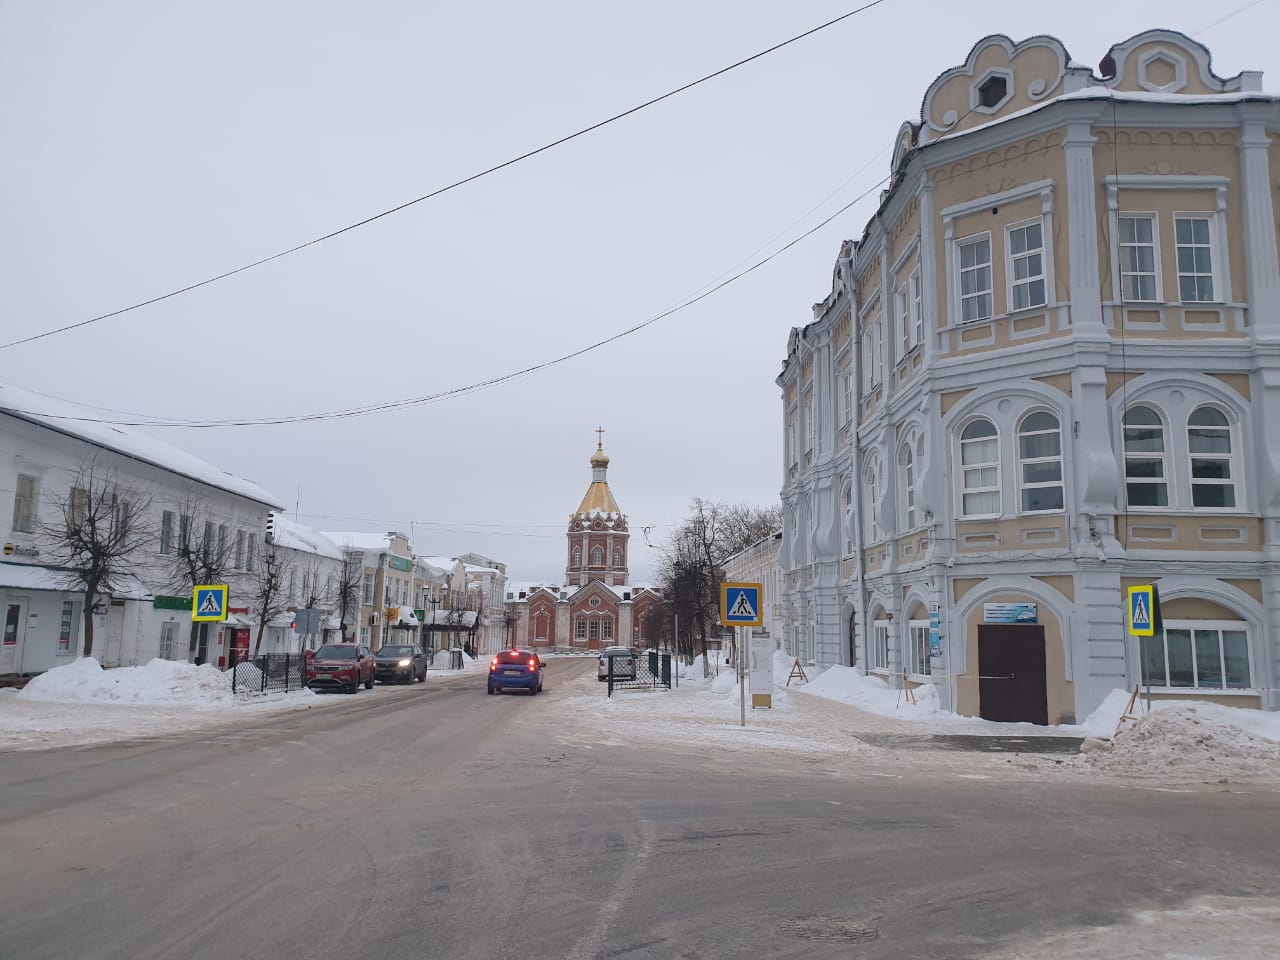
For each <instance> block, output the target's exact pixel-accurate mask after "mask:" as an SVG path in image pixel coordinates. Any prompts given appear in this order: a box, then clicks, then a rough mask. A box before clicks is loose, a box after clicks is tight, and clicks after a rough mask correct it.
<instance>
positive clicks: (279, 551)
mask: <svg viewBox="0 0 1280 960" xmlns="http://www.w3.org/2000/svg"><path fill="white" fill-rule="evenodd" d="M260 547H261V549H260V551H259V552H260V554H261V563H259V564H258V568H257V570H256V571H254V574H253V579H252V580H251V586H250V589H251V590H252V597H253V606H254V609H255V611H256V612H257V614H258V636H257V638H256V639H255V640H254V642H253V655H254V656H255V657H256V656H257V655H258V653H259V651H260V650H261V649H262V635H263V634H264V633H266V630H267V625H268V624H269V623H270V622H271V621H272V620H274V619H275V618H276V617H278V616H280V614H282V613H284V612H285V611H286V610H288V609H289V601H290V600H291V599H292V598H291V597H290V590H289V586H290V582H291V581H293V580H294V578H295V577H296V575H297V571H296V570H295V569H294V562H293V558H292V557H291V556H290V555H289V551H288V550H285V549H283V548H281V547H277V546H275V545H274V544H270V543H266V542H265V541H260Z"/></svg>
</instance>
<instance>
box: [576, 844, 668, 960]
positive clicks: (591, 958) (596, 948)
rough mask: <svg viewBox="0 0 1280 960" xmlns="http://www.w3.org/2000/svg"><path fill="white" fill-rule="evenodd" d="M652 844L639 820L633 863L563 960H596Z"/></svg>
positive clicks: (651, 850) (650, 850)
mask: <svg viewBox="0 0 1280 960" xmlns="http://www.w3.org/2000/svg"><path fill="white" fill-rule="evenodd" d="M653 844H654V837H653V827H652V825H651V824H650V823H649V821H648V820H641V821H640V849H639V850H637V851H636V855H635V857H634V859H632V860H631V862H630V863H629V864H628V865H627V868H626V869H625V870H623V871H622V876H620V877H619V878H618V882H617V884H615V885H614V888H613V892H612V893H611V894H609V898H608V899H607V900H605V901H604V902H603V903H602V904H601V905H600V912H599V913H598V914H596V922H595V923H594V924H593V925H592V927H591V930H590V932H588V933H587V935H586V936H585V937H583V938H582V939H581V940H579V941H578V942H577V943H575V944H574V945H573V949H572V950H570V951H569V952H568V953H567V954H565V960H595V957H596V956H597V955H598V954H599V952H600V947H601V946H602V945H603V944H604V938H605V934H606V933H608V932H609V927H610V926H612V924H613V920H614V917H616V916H617V915H618V911H619V910H621V909H622V904H623V903H625V902H626V900H627V898H628V897H630V896H631V889H632V888H633V887H634V886H635V885H636V881H637V880H639V879H640V872H641V871H642V870H643V869H644V867H645V864H646V863H648V860H649V857H650V856H651V855H652V854H653Z"/></svg>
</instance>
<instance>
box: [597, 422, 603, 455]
mask: <svg viewBox="0 0 1280 960" xmlns="http://www.w3.org/2000/svg"><path fill="white" fill-rule="evenodd" d="M596 449H597V450H603V449H604V427H596Z"/></svg>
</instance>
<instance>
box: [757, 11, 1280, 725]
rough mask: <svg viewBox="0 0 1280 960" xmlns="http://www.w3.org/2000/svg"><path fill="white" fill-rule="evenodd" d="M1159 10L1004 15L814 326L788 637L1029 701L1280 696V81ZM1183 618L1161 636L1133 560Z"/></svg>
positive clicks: (999, 705)
mask: <svg viewBox="0 0 1280 960" xmlns="http://www.w3.org/2000/svg"><path fill="white" fill-rule="evenodd" d="M1261 80H1262V78H1261V75H1260V74H1259V73H1255V72H1244V73H1241V74H1239V75H1238V76H1235V77H1231V78H1225V79H1224V78H1222V77H1219V76H1217V75H1216V74H1215V73H1214V72H1213V70H1212V68H1211V64H1210V57H1209V52H1208V50H1206V49H1205V47H1203V46H1202V45H1201V44H1199V43H1197V42H1196V41H1194V40H1192V39H1190V38H1189V37H1186V36H1184V35H1182V34H1180V33H1175V32H1172V31H1168V30H1152V31H1148V32H1146V33H1142V34H1139V35H1138V36H1135V37H1132V38H1130V39H1128V40H1126V41H1124V42H1123V43H1119V44H1116V45H1115V46H1114V47H1112V48H1111V50H1110V51H1108V52H1107V54H1106V56H1105V57H1104V58H1103V59H1102V61H1101V63H1100V65H1099V67H1098V69H1097V71H1096V72H1095V71H1094V70H1092V69H1090V68H1088V67H1085V66H1081V65H1080V64H1078V63H1076V62H1075V61H1073V60H1072V58H1071V57H1070V55H1069V54H1068V53H1067V51H1066V49H1065V48H1064V47H1063V45H1062V44H1061V43H1060V42H1059V41H1058V40H1056V39H1054V38H1053V37H1048V36H1037V37H1032V38H1030V39H1028V40H1024V41H1022V42H1020V43H1015V42H1013V41H1012V40H1010V39H1009V38H1008V37H1004V36H990V37H986V38H984V39H983V40H981V41H980V42H979V43H978V44H977V45H976V46H975V47H974V48H973V49H972V50H971V51H970V53H969V55H968V57H967V58H966V59H965V61H964V62H963V63H962V64H960V65H959V66H956V67H953V68H951V69H949V70H947V71H945V72H944V73H942V74H941V75H940V76H939V77H938V78H937V79H936V80H935V81H934V82H933V84H932V85H931V86H930V87H929V89H928V90H927V91H926V92H925V95H924V99H923V103H922V106H921V112H920V116H919V118H918V119H917V120H913V121H911V122H908V123H905V124H903V126H902V127H901V129H900V130H899V132H898V135H897V141H896V145H895V149H894V153H893V160H892V181H891V186H890V188H889V189H888V190H886V191H885V193H884V194H883V196H882V202H881V204H880V207H879V209H878V210H877V212H876V214H875V216H874V217H872V219H871V220H870V222H869V223H868V224H867V225H866V229H865V231H864V233H863V235H862V237H861V238H860V239H859V240H857V241H848V242H846V243H845V244H844V245H843V246H842V248H841V250H840V254H839V257H838V259H837V261H836V265H835V271H834V276H833V284H832V289H831V292H830V294H829V295H828V296H827V297H826V298H825V299H824V300H823V301H822V302H821V303H819V304H816V305H815V307H814V320H813V322H812V323H810V324H809V325H808V326H806V327H804V328H802V329H795V330H793V331H792V332H791V336H790V338H789V341H788V344H787V358H786V361H785V363H784V367H783V371H782V373H781V375H780V376H779V378H778V381H777V382H778V385H779V387H780V388H781V390H782V398H783V406H784V411H785V418H786V419H785V422H786V438H785V451H784V483H783V489H782V500H783V505H784V523H785V527H784V542H783V548H782V551H781V564H782V567H783V571H784V596H783V602H784V610H785V619H786V630H787V634H788V638H787V642H788V644H789V645H790V647H791V648H792V649H793V650H794V651H795V652H796V653H797V654H798V655H801V656H805V657H811V658H813V659H816V660H818V661H819V662H821V663H828V664H829V663H845V664H850V663H856V665H857V666H858V667H859V668H860V669H863V670H866V671H869V672H873V673H878V674H881V675H882V676H885V677H886V678H888V679H890V680H891V681H892V682H894V683H897V684H900V683H902V682H903V680H904V678H906V680H907V682H911V683H933V684H936V685H937V686H938V688H939V693H940V696H941V698H942V702H943V704H944V705H945V706H948V707H950V708H953V709H956V710H958V711H959V712H961V713H966V714H980V715H982V716H984V717H990V718H992V719H1000V720H1031V721H1034V722H1040V723H1044V722H1050V723H1056V722H1064V721H1069V720H1073V719H1077V718H1080V719H1082V718H1083V717H1084V716H1085V715H1087V714H1088V713H1089V712H1090V711H1092V710H1093V709H1094V708H1095V707H1096V706H1098V704H1099V703H1100V701H1101V700H1102V698H1103V697H1104V696H1105V695H1106V694H1107V692H1108V691H1110V690H1111V689H1113V688H1117V687H1120V688H1129V689H1131V688H1132V687H1133V686H1134V685H1136V684H1138V683H1139V682H1143V683H1149V684H1150V685H1151V688H1152V690H1153V691H1154V693H1155V695H1156V696H1165V697H1178V696H1186V695H1189V694H1193V695H1195V696H1197V697H1201V698H1206V697H1207V698H1212V699H1217V700H1219V701H1221V702H1225V703H1230V704H1234V705H1239V706H1254V707H1259V706H1261V707H1265V708H1268V709H1275V708H1276V707H1277V706H1280V697H1278V696H1277V694H1276V693H1275V688H1276V687H1278V686H1280V682H1277V681H1278V680H1280V677H1278V676H1277V661H1278V659H1280V657H1278V656H1277V645H1278V643H1280V577H1278V576H1277V572H1278V571H1280V567H1277V562H1278V561H1280V465H1278V463H1277V459H1276V458H1277V456H1280V453H1278V451H1280V262H1278V260H1277V227H1276V225H1277V220H1278V216H1277V207H1278V206H1280V196H1278V194H1277V187H1276V182H1277V178H1278V177H1280V105H1278V100H1277V98H1276V97H1274V96H1271V95H1268V94H1265V93H1263V92H1262V84H1261ZM1145 583H1155V584H1156V585H1157V586H1158V588H1159V593H1160V597H1161V599H1162V600H1163V614H1164V629H1163V632H1162V633H1160V634H1157V635H1156V636H1155V637H1153V638H1151V639H1150V640H1143V641H1139V640H1138V639H1137V638H1135V637H1133V636H1131V634H1130V632H1129V627H1128V623H1127V621H1126V613H1125V603H1124V598H1125V595H1126V590H1127V588H1128V587H1129V586H1132V585H1135V584H1145Z"/></svg>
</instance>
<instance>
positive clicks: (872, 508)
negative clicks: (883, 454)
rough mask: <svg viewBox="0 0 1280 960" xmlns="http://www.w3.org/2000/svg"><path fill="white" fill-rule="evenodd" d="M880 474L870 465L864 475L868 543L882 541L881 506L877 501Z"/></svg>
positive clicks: (864, 512)
mask: <svg viewBox="0 0 1280 960" xmlns="http://www.w3.org/2000/svg"><path fill="white" fill-rule="evenodd" d="M878 474H879V470H878V469H877V465H876V464H874V463H873V464H869V465H868V466H867V469H866V470H865V471H864V472H863V475H862V486H863V489H864V490H866V491H867V506H866V507H864V508H863V511H862V515H863V517H864V518H865V522H866V525H867V527H866V534H867V543H876V542H877V541H879V539H880V534H881V530H880V504H879V503H877V501H876V486H877V485H878V484H877V482H878V479H879V477H878Z"/></svg>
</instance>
